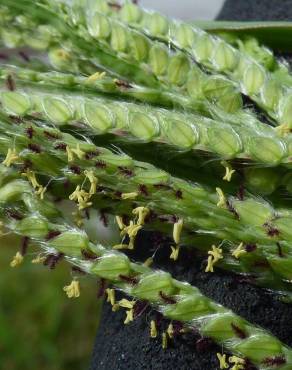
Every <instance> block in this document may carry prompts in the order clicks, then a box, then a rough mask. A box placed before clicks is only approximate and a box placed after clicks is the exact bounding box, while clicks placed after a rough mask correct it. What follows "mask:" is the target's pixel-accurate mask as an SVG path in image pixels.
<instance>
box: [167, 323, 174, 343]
mask: <svg viewBox="0 0 292 370" xmlns="http://www.w3.org/2000/svg"><path fill="white" fill-rule="evenodd" d="M166 332H167V334H168V336H169V338H170V339H172V338H173V334H174V330H173V325H172V323H170V324H169V325H168V328H167V330H166Z"/></svg>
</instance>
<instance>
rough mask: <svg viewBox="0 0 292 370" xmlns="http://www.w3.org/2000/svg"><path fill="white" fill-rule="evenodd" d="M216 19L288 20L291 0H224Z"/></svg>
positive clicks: (291, 14)
mask: <svg viewBox="0 0 292 370" xmlns="http://www.w3.org/2000/svg"><path fill="white" fill-rule="evenodd" d="M218 19H220V20H226V21H229V20H230V21H290V20H291V19H292V2H291V0H226V1H225V3H224V5H223V7H222V9H221V11H220V13H219V15H218Z"/></svg>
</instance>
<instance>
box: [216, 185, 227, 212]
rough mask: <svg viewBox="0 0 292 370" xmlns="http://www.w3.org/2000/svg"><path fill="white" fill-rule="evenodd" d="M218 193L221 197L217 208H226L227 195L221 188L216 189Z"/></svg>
mask: <svg viewBox="0 0 292 370" xmlns="http://www.w3.org/2000/svg"><path fill="white" fill-rule="evenodd" d="M216 192H217V194H218V197H219V201H218V203H217V207H219V208H226V198H225V195H224V193H223V191H222V190H221V189H220V188H216Z"/></svg>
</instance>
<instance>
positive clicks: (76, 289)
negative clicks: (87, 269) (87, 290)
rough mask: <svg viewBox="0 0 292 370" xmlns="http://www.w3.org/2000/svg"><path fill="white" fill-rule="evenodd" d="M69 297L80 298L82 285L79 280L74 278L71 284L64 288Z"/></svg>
mask: <svg viewBox="0 0 292 370" xmlns="http://www.w3.org/2000/svg"><path fill="white" fill-rule="evenodd" d="M63 290H64V292H65V293H66V294H67V297H68V298H78V297H79V296H80V285H79V281H78V280H72V282H71V284H70V285H66V286H64V288H63Z"/></svg>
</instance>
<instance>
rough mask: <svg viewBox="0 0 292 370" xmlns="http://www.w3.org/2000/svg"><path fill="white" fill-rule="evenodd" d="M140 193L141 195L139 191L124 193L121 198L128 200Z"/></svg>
mask: <svg viewBox="0 0 292 370" xmlns="http://www.w3.org/2000/svg"><path fill="white" fill-rule="evenodd" d="M138 195H139V193H137V192H136V191H135V192H133V193H123V194H122V195H121V198H122V199H123V200H126V199H136V198H137V196H138Z"/></svg>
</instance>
